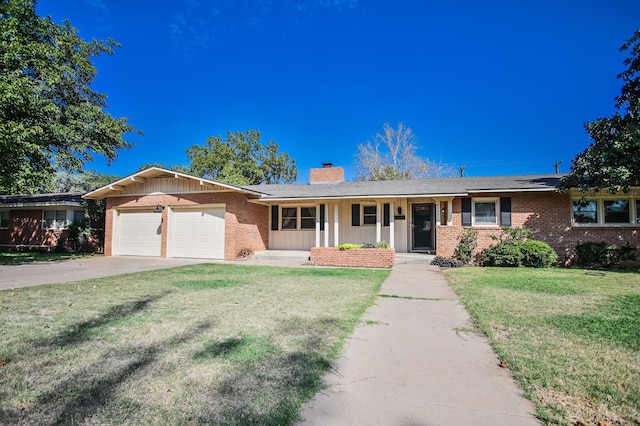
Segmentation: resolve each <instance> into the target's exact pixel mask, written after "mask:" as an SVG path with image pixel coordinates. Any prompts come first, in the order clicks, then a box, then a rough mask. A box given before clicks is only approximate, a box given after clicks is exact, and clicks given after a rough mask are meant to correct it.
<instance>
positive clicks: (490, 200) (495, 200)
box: [471, 197, 500, 227]
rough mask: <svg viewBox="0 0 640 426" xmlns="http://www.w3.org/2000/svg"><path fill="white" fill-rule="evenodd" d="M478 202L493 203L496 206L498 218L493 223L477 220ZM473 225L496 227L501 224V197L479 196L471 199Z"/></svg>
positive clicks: (496, 216)
mask: <svg viewBox="0 0 640 426" xmlns="http://www.w3.org/2000/svg"><path fill="white" fill-rule="evenodd" d="M476 203H482V204H491V203H493V204H494V206H495V218H496V220H495V221H494V222H492V223H478V222H477V221H476ZM471 225H472V226H479V227H482V226H488V227H492V226H493V227H495V226H500V197H479V198H472V199H471Z"/></svg>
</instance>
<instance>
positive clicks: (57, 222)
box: [42, 210, 69, 229]
mask: <svg viewBox="0 0 640 426" xmlns="http://www.w3.org/2000/svg"><path fill="white" fill-rule="evenodd" d="M43 217H44V220H43V221H42V228H43V229H66V228H67V227H68V226H69V221H68V220H67V211H66V210H45V211H44V212H43Z"/></svg>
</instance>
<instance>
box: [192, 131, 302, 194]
mask: <svg viewBox="0 0 640 426" xmlns="http://www.w3.org/2000/svg"><path fill="white" fill-rule="evenodd" d="M261 137H262V136H261V135H260V132H259V131H257V130H246V131H244V132H238V131H236V132H227V135H226V137H225V139H222V137H221V136H211V137H210V138H209V139H207V141H206V142H205V144H204V146H201V145H194V146H192V147H191V148H189V149H187V157H188V158H189V160H190V161H191V166H190V171H191V173H193V174H195V175H197V176H202V177H206V178H210V179H215V180H218V181H221V182H226V183H230V184H232V185H258V184H262V183H266V184H271V183H291V182H293V181H295V180H296V179H297V178H298V169H297V167H296V163H295V160H293V159H291V158H289V155H288V154H287V153H286V152H284V153H278V144H277V143H275V142H274V141H268V142H267V144H266V145H263V144H261V143H260V139H261Z"/></svg>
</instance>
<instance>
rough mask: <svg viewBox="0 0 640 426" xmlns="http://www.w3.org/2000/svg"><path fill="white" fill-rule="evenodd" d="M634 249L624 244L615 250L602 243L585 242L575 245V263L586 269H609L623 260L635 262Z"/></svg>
mask: <svg viewBox="0 0 640 426" xmlns="http://www.w3.org/2000/svg"><path fill="white" fill-rule="evenodd" d="M635 251H636V249H635V248H634V247H631V246H630V245H629V243H626V244H625V245H624V246H622V247H620V248H616V247H614V246H612V245H610V244H607V243H606V242H604V241H586V242H583V243H578V244H576V255H577V257H578V259H577V263H578V264H579V265H583V266H586V267H588V268H610V267H612V266H614V265H617V264H619V263H620V262H622V261H625V260H636V259H637V257H638V255H637V254H636V253H635Z"/></svg>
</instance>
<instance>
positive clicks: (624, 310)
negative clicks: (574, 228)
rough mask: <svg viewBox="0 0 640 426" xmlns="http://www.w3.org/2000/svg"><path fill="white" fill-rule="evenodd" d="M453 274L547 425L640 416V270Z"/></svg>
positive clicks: (639, 420)
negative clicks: (639, 272) (631, 271)
mask: <svg viewBox="0 0 640 426" xmlns="http://www.w3.org/2000/svg"><path fill="white" fill-rule="evenodd" d="M446 276H447V278H448V279H449V281H450V282H451V283H452V285H453V288H454V289H455V291H456V293H457V294H458V295H459V297H460V299H461V301H462V303H463V304H464V306H465V307H466V308H467V310H468V311H469V313H470V314H471V316H472V317H473V319H474V320H475V321H476V323H477V324H478V326H479V327H480V329H481V330H482V331H483V332H485V333H486V334H487V335H488V336H489V339H490V341H491V344H492V345H493V347H494V348H495V350H496V352H497V353H498V355H499V356H500V358H501V359H502V360H503V361H504V362H506V365H507V366H508V368H509V369H510V370H511V371H512V372H513V374H514V377H515V379H516V381H517V382H518V383H519V385H520V386H521V387H522V388H523V389H524V391H525V393H526V395H527V396H528V397H529V398H530V399H531V400H532V401H533V402H534V403H535V404H536V405H537V407H538V415H539V417H540V418H541V419H542V420H543V421H544V422H545V423H547V424H563V425H572V424H586V425H590V424H640V274H638V273H620V272H606V273H601V272H593V271H583V270H577V269H526V268H463V269H456V270H449V271H447V272H446ZM579 422H582V423H579ZM598 422H603V423H598ZM606 422H608V423H606Z"/></svg>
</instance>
